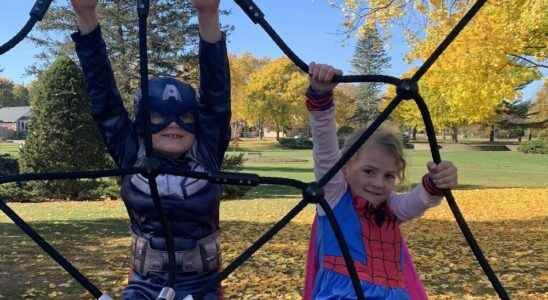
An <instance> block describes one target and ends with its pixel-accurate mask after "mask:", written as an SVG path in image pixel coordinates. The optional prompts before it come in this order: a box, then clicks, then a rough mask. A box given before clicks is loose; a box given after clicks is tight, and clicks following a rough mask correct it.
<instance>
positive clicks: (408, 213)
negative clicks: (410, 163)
mask: <svg viewBox="0 0 548 300" xmlns="http://www.w3.org/2000/svg"><path fill="white" fill-rule="evenodd" d="M427 168H428V174H426V175H424V176H423V178H422V183H421V184H419V185H417V187H415V188H414V189H413V190H412V191H411V192H409V193H404V194H399V195H396V194H394V195H392V197H390V199H389V205H390V208H391V209H392V211H393V212H394V214H396V216H397V217H398V219H399V220H400V221H402V222H404V221H407V220H411V219H414V218H418V217H420V216H422V214H423V213H424V212H425V211H426V210H427V209H429V208H431V207H434V206H437V205H439V204H440V202H441V199H442V196H443V191H442V190H443V189H452V188H455V187H457V185H458V174H457V168H456V167H455V165H454V164H453V163H452V162H450V161H442V162H441V163H439V164H435V163H434V162H429V163H428V164H427Z"/></svg>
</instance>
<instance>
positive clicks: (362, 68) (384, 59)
mask: <svg viewBox="0 0 548 300" xmlns="http://www.w3.org/2000/svg"><path fill="white" fill-rule="evenodd" d="M389 62H390V58H389V57H388V56H387V54H386V50H385V49H384V41H383V39H382V38H381V37H380V33H379V31H378V29H377V26H375V25H373V26H370V27H367V28H366V27H362V28H361V29H360V30H359V33H358V41H357V43H356V48H355V50H354V57H353V58H352V67H353V69H354V73H356V74H360V75H361V74H382V73H383V71H384V70H385V69H386V68H388V67H389ZM381 92H382V85H380V84H378V83H374V82H362V83H360V84H359V85H358V95H357V98H358V110H357V111H356V113H355V115H354V119H355V121H357V122H362V123H367V122H368V121H370V120H373V119H375V118H376V117H377V116H378V114H379V102H380V100H381V96H382V95H381Z"/></svg>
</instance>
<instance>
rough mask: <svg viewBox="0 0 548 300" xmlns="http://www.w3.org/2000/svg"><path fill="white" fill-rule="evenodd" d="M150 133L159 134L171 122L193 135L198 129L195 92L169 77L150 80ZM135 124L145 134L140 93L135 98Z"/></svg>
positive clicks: (187, 85) (186, 85) (188, 86)
mask: <svg viewBox="0 0 548 300" xmlns="http://www.w3.org/2000/svg"><path fill="white" fill-rule="evenodd" d="M149 95H150V96H149V99H150V100H149V102H150V131H151V133H153V134H154V133H158V132H160V131H161V130H162V129H164V128H166V127H167V126H168V125H169V124H171V123H172V122H175V123H176V124H177V125H179V127H181V128H182V129H184V130H186V131H188V132H190V133H193V134H195V133H196V129H197V126H196V125H197V124H196V123H197V121H198V119H197V116H198V101H197V100H196V92H195V91H194V89H193V88H192V87H191V86H190V85H189V84H186V83H183V82H181V81H178V80H176V79H174V78H170V77H162V78H156V79H151V80H149ZM134 105H135V108H136V117H135V122H136V124H137V127H138V128H139V131H140V132H143V131H144V120H145V116H144V112H143V107H142V106H143V101H142V97H141V93H140V92H139V93H137V95H136V96H135V101H134Z"/></svg>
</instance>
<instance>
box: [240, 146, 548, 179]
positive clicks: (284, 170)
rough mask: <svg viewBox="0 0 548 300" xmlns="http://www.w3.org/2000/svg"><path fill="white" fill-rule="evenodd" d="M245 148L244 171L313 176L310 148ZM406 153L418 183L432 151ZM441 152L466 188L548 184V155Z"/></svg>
mask: <svg viewBox="0 0 548 300" xmlns="http://www.w3.org/2000/svg"><path fill="white" fill-rule="evenodd" d="M242 152H244V153H245V158H246V159H247V161H246V162H245V163H244V170H243V171H244V172H250V173H257V174H259V175H261V176H274V177H289V178H293V179H298V180H302V181H312V180H314V174H313V172H312V170H313V169H312V168H313V163H312V152H311V151H310V150H286V149H277V148H273V149H267V150H259V151H257V150H255V151H253V152H246V151H242ZM231 153H238V152H231ZM405 154H406V157H407V163H408V167H407V174H406V178H407V179H406V184H415V183H417V182H419V180H420V178H421V177H422V175H424V173H425V171H426V162H427V161H429V160H431V159H432V158H431V154H430V152H429V151H426V150H406V152H405ZM441 156H442V159H443V160H450V161H453V162H454V163H455V165H456V166H457V167H458V169H459V177H460V178H459V179H460V180H459V181H460V184H461V185H462V187H463V188H469V187H474V188H475V187H483V188H485V187H543V186H548V155H541V154H524V153H521V152H517V151H450V152H449V151H448V152H444V151H442V152H441Z"/></svg>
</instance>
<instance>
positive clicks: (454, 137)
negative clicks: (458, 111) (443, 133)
mask: <svg viewBox="0 0 548 300" xmlns="http://www.w3.org/2000/svg"><path fill="white" fill-rule="evenodd" d="M451 142H452V143H454V144H456V143H458V142H459V128H458V127H456V126H455V127H451Z"/></svg>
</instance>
